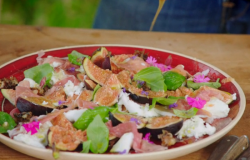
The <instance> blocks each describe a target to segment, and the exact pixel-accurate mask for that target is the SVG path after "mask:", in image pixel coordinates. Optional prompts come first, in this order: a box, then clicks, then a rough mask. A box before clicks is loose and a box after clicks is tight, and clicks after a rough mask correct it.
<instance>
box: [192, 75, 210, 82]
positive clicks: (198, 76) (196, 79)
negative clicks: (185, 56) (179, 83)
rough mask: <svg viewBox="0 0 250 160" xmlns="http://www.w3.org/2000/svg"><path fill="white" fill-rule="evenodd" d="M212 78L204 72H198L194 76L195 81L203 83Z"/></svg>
mask: <svg viewBox="0 0 250 160" xmlns="http://www.w3.org/2000/svg"><path fill="white" fill-rule="evenodd" d="M209 80H210V78H208V77H206V78H205V76H204V75H203V74H198V75H195V76H194V82H195V83H203V82H208V81H209Z"/></svg>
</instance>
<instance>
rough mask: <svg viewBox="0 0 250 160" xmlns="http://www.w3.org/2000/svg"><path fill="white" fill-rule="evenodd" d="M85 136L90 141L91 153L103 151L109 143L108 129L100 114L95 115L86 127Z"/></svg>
mask: <svg viewBox="0 0 250 160" xmlns="http://www.w3.org/2000/svg"><path fill="white" fill-rule="evenodd" d="M87 138H88V140H90V141H91V144H90V150H91V152H93V153H104V152H105V151H106V150H107V149H108V145H109V129H108V127H107V126H106V125H105V124H104V123H103V121H102V118H101V116H100V115H96V116H95V118H94V120H93V121H92V122H91V123H90V124H89V126H88V128H87Z"/></svg>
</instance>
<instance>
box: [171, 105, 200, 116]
mask: <svg viewBox="0 0 250 160" xmlns="http://www.w3.org/2000/svg"><path fill="white" fill-rule="evenodd" d="M172 109H173V111H174V114H175V115H176V116H178V117H181V118H191V117H193V116H195V115H196V113H197V112H198V110H199V109H198V108H195V107H192V108H191V109H189V110H179V109H174V108H172Z"/></svg>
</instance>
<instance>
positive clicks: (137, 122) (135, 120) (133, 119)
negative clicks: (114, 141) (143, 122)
mask: <svg viewBox="0 0 250 160" xmlns="http://www.w3.org/2000/svg"><path fill="white" fill-rule="evenodd" d="M130 121H131V122H135V123H136V124H137V125H139V124H140V121H139V120H138V119H136V118H133V117H132V118H130Z"/></svg>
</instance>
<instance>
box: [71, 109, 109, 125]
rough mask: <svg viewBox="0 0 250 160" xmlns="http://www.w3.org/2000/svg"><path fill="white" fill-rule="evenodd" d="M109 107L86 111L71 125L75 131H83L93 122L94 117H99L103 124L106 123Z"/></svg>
mask: <svg viewBox="0 0 250 160" xmlns="http://www.w3.org/2000/svg"><path fill="white" fill-rule="evenodd" d="M109 111H110V109H109V107H104V106H101V107H95V108H94V109H88V110H87V111H85V112H83V114H82V115H81V117H80V118H78V120H77V121H76V122H75V123H74V124H73V126H74V127H75V128H77V129H81V130H85V129H86V128H87V127H88V125H89V124H90V123H91V122H92V121H93V119H94V117H95V116H96V115H98V114H99V115H100V116H101V118H102V120H103V122H107V121H108V120H107V117H108V116H109Z"/></svg>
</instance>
